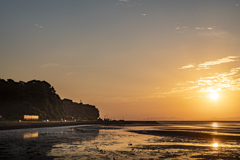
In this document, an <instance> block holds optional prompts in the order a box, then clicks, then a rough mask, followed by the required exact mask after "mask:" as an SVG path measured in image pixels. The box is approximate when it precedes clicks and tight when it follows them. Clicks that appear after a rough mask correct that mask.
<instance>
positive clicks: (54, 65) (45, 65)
mask: <svg viewBox="0 0 240 160" xmlns="http://www.w3.org/2000/svg"><path fill="white" fill-rule="evenodd" d="M57 66H59V64H55V63H47V64H44V65H42V66H41V67H43V68H46V67H57Z"/></svg>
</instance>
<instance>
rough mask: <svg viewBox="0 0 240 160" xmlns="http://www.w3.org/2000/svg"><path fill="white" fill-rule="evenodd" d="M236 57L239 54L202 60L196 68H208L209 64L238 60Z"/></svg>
mask: <svg viewBox="0 0 240 160" xmlns="http://www.w3.org/2000/svg"><path fill="white" fill-rule="evenodd" d="M238 58H239V56H228V57H225V58H221V59H217V60H215V61H208V62H204V63H201V64H199V65H198V68H197V70H201V69H210V67H209V66H213V65H218V64H223V63H229V62H234V61H238Z"/></svg>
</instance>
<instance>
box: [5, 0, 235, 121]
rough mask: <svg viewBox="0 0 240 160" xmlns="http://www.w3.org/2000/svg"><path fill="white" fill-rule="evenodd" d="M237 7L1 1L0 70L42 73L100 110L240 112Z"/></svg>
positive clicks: (191, 115) (173, 114) (177, 115)
mask: <svg viewBox="0 0 240 160" xmlns="http://www.w3.org/2000/svg"><path fill="white" fill-rule="evenodd" d="M239 7H240V6H239V5H238V2H237V1H235V0H228V1H225V0H217V1H216V0H208V1H202V0H201V1H200V0H196V1H192V0H182V1H173V0H169V1H158V0H147V1H140V0H139V1H136V0H113V1H105V0H103V1H93V0H88V1H55V0H53V1H47V0H43V1H37V2H32V1H30V0H29V1H28V0H27V1H24V2H19V1H1V2H0V19H1V20H2V22H1V25H0V28H1V29H0V32H1V36H0V42H1V43H0V68H1V70H0V76H1V77H0V78H2V79H13V80H15V81H30V80H32V79H38V80H46V81H47V82H49V83H50V84H51V85H53V86H54V88H55V89H56V91H57V93H58V94H59V95H60V97H61V98H69V99H72V100H73V101H76V102H79V101H80V100H82V101H83V103H89V104H92V105H95V106H96V107H97V108H98V109H99V110H100V116H101V117H102V118H104V117H106V116H108V117H109V118H112V119H113V118H115V119H123V118H124V119H128V120H137V119H139V120H146V119H152V120H174V119H175V120H213V119H214V120H240V116H239V113H240V107H239V105H240V102H239V99H240V62H239V60H240V45H239V44H240V38H239V37H240V22H239V21H238V17H239V15H240V8H239ZM213 92H214V93H216V94H217V96H218V98H217V99H215V100H214V99H212V98H211V96H210V94H212V93H213ZM163 117H165V118H163ZM234 117H239V118H234Z"/></svg>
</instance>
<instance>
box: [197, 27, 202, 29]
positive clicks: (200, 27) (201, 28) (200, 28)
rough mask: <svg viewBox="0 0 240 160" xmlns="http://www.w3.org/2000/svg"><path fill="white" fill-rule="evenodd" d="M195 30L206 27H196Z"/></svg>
mask: <svg viewBox="0 0 240 160" xmlns="http://www.w3.org/2000/svg"><path fill="white" fill-rule="evenodd" d="M195 29H204V27H195Z"/></svg>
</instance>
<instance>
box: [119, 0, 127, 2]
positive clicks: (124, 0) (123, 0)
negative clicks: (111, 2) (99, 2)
mask: <svg viewBox="0 0 240 160" xmlns="http://www.w3.org/2000/svg"><path fill="white" fill-rule="evenodd" d="M118 1H119V2H129V0H118Z"/></svg>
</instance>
